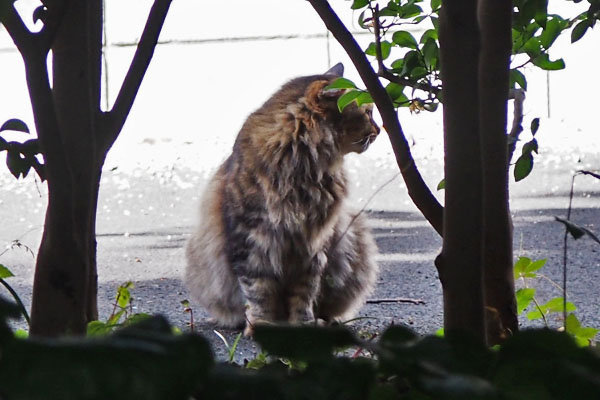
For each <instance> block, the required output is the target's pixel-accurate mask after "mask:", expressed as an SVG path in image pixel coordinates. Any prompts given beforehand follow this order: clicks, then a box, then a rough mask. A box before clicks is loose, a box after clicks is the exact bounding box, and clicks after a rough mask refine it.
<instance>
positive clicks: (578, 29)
mask: <svg viewBox="0 0 600 400" xmlns="http://www.w3.org/2000/svg"><path fill="white" fill-rule="evenodd" d="M589 27H590V24H589V22H588V21H587V20H584V21H581V22H579V23H578V24H577V25H575V27H574V28H573V30H572V31H571V43H575V42H576V41H578V40H579V39H581V38H582V37H583V35H585V32H586V31H587V30H588V28H589Z"/></svg>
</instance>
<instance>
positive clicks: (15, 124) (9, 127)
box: [0, 118, 29, 133]
mask: <svg viewBox="0 0 600 400" xmlns="http://www.w3.org/2000/svg"><path fill="white" fill-rule="evenodd" d="M2 131H17V132H25V133H29V128H28V127H27V125H26V124H25V122H23V121H21V120H20V119H16V118H13V119H9V120H8V121H6V122H5V123H3V124H2V126H0V132H2Z"/></svg>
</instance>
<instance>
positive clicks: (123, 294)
mask: <svg viewBox="0 0 600 400" xmlns="http://www.w3.org/2000/svg"><path fill="white" fill-rule="evenodd" d="M129 289H133V282H131V281H129V282H126V283H124V284H122V285H121V286H119V288H118V289H117V304H118V305H119V307H122V308H125V307H127V306H128V305H129V302H130V301H131V292H130V291H129Z"/></svg>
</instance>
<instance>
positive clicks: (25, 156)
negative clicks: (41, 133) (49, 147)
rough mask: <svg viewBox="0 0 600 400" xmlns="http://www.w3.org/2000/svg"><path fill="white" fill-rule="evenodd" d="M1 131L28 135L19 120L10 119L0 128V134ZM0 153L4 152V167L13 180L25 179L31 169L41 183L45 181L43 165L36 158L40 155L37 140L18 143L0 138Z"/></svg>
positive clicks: (27, 129)
mask: <svg viewBox="0 0 600 400" xmlns="http://www.w3.org/2000/svg"><path fill="white" fill-rule="evenodd" d="M3 131H14V132H22V133H29V128H28V127H27V125H26V124H25V123H24V122H23V121H21V120H19V119H10V120H8V121H6V122H5V123H4V124H2V126H0V132H3ZM0 151H6V165H7V167H8V170H9V171H10V173H11V174H13V175H14V177H15V178H19V177H20V176H22V177H23V178H24V177H26V176H27V175H28V174H29V171H30V170H31V168H33V169H34V170H35V172H37V174H38V176H39V177H40V179H41V180H42V181H44V180H46V172H45V169H44V165H43V164H42V163H40V161H39V160H38V159H37V158H36V156H37V155H39V154H41V150H40V147H39V142H38V140H37V139H30V140H27V141H25V142H23V143H20V142H15V141H6V139H4V138H3V137H2V136H0Z"/></svg>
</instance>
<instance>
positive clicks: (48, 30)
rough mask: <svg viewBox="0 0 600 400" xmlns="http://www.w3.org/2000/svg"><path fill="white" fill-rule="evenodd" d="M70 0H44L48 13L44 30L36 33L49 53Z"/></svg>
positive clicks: (41, 46) (44, 20)
mask: <svg viewBox="0 0 600 400" xmlns="http://www.w3.org/2000/svg"><path fill="white" fill-rule="evenodd" d="M69 2H70V0H61V1H52V2H48V1H47V0H46V1H42V3H43V4H44V7H45V8H46V13H45V14H46V15H45V18H44V19H43V22H44V26H43V28H42V30H41V31H40V32H39V33H37V34H35V36H37V37H38V38H39V46H40V48H41V49H42V50H43V51H44V52H45V53H48V51H49V50H50V48H51V47H52V42H53V41H54V38H55V36H56V31H58V27H59V26H60V23H61V22H62V20H63V17H64V16H65V13H66V12H67V6H68V5H69Z"/></svg>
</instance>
